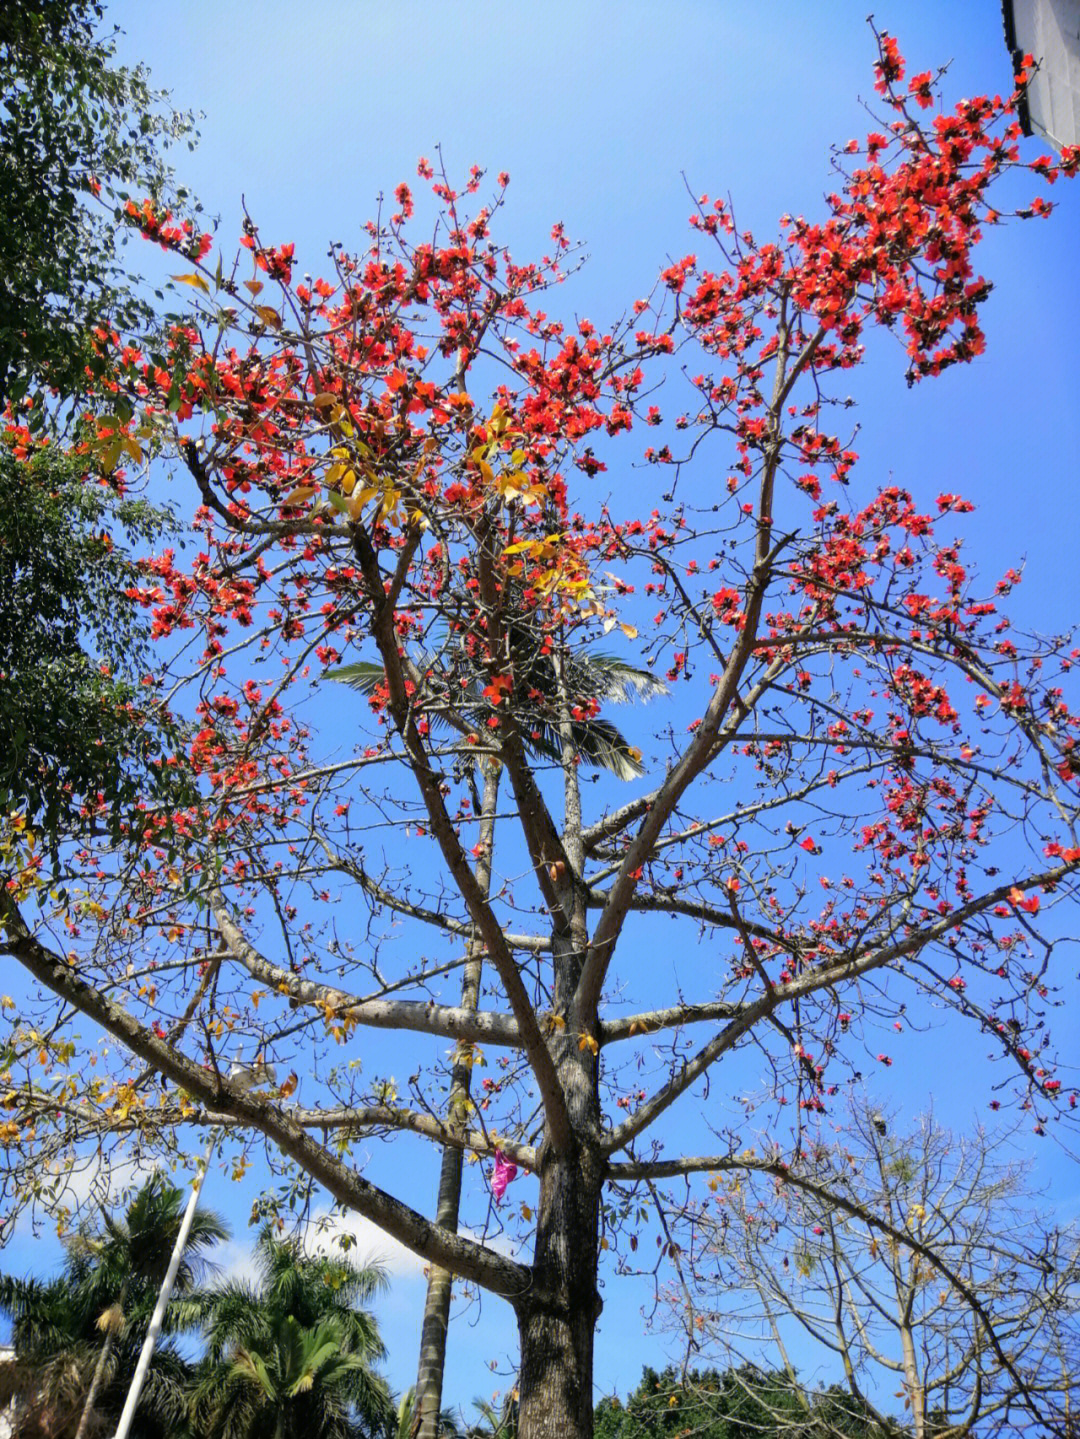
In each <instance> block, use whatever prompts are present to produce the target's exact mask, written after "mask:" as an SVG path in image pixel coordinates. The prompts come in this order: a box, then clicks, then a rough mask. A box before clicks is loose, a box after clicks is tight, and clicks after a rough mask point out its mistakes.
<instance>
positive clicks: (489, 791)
mask: <svg viewBox="0 0 1080 1439" xmlns="http://www.w3.org/2000/svg"><path fill="white" fill-rule="evenodd" d="M499 773H500V770H499V766H498V765H497V764H493V763H489V764H488V766H487V768H486V770H485V774H484V793H483V800H482V802H481V809H480V833H479V843H480V856H479V858H478V860H477V865H476V879H477V883H478V884H479V886H480V888H481V890H482V891H483V893H484V895H485V896H486V895H487V893H488V889H489V888H490V885H491V857H492V856H491V852H492V847H493V845H494V840H495V806H496V804H497V802H498V798H499ZM467 953H468V961H467V963H466V965H465V972H464V975H463V977H462V982H461V1008H462V1009H473V1010H474V1009H476V1007H477V1004H478V1003H479V998H480V974H481V970H482V968H483V962H482V960H481V958H480V956H481V955H482V953H483V945H482V944H481V943H480V941H479V940H478V939H471V940H470V941H469V946H468V951H467ZM472 1072H473V1054H472V1051H471V1049H470V1050H469V1051H468V1053H462V1052H461V1051H459V1057H458V1058H456V1059H455V1061H454V1066H453V1069H452V1070H451V1075H450V1099H449V1103H448V1106H447V1117H448V1120H449V1123H450V1127H451V1128H455V1129H456V1128H464V1127H465V1123H466V1120H467V1118H468V1100H469V1091H470V1089H471V1087H472ZM463 1160H464V1155H463V1153H462V1151H461V1150H460V1149H457V1148H455V1146H453V1145H450V1144H448V1145H447V1146H446V1147H445V1148H444V1149H443V1152H442V1165H441V1168H440V1171H439V1193H438V1199H437V1201H436V1208H435V1222H436V1223H437V1224H438V1225H440V1226H441V1227H442V1228H444V1229H449V1230H452V1231H453V1232H454V1233H457V1227H458V1214H459V1210H460V1205H461V1170H462V1163H463ZM453 1288H454V1276H453V1275H452V1274H451V1273H450V1271H449V1270H447V1269H440V1268H439V1266H438V1265H437V1264H433V1265H432V1266H431V1268H430V1270H429V1272H428V1287H427V1297H426V1299H425V1301H424V1322H423V1326H422V1328H421V1331H420V1363H419V1368H418V1372H417V1376H416V1401H415V1410H414V1417H413V1423H412V1432H413V1433H414V1434H415V1435H416V1439H437V1435H438V1432H439V1411H440V1409H441V1408H442V1390H443V1375H444V1374H445V1371H446V1337H447V1326H448V1325H449V1323H450V1300H451V1298H452V1296H453Z"/></svg>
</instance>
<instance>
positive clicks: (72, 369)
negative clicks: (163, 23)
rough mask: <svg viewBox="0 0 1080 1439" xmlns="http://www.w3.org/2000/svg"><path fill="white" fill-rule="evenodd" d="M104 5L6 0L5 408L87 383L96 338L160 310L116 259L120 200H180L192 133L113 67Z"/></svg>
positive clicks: (1, 367) (1, 233)
mask: <svg viewBox="0 0 1080 1439" xmlns="http://www.w3.org/2000/svg"><path fill="white" fill-rule="evenodd" d="M103 16H104V6H103V5H101V4H98V3H96V0H9V3H7V4H6V5H5V6H4V11H3V15H2V16H0V410H2V409H3V407H4V405H5V404H6V402H7V401H9V400H11V401H13V402H16V403H17V404H20V403H21V402H22V400H23V399H24V397H27V396H32V397H33V400H34V404H33V408H32V410H31V413H30V416H29V422H30V426H31V428H33V429H37V428H40V427H42V426H44V424H45V419H46V402H45V398H44V390H45V389H46V388H48V389H51V390H53V391H54V392H57V393H59V394H60V395H62V396H64V397H69V396H73V395H84V394H86V393H87V391H88V370H89V371H92V370H94V369H95V368H96V369H98V370H100V355H99V352H98V349H97V346H96V343H95V339H94V332H95V331H97V330H99V329H100V328H101V327H109V326H116V327H118V328H119V329H120V330H121V331H124V332H128V331H131V330H132V329H136V330H138V329H145V328H146V326H147V325H148V323H149V322H150V321H151V317H152V314H153V311H152V309H151V305H150V303H149V301H148V297H146V296H145V295H141V294H140V293H139V287H138V284H137V282H135V281H134V280H133V279H132V277H131V275H130V273H129V272H127V271H126V269H125V267H124V265H123V264H122V263H121V258H120V237H122V235H123V232H124V228H125V226H124V223H123V216H122V207H123V205H124V203H125V202H126V201H127V199H128V198H129V195H130V194H136V195H138V196H140V197H141V196H142V195H144V194H149V195H151V196H153V198H154V200H155V202H157V203H159V204H161V205H162V207H163V208H169V207H170V206H174V205H176V204H181V205H182V204H183V203H184V201H185V200H186V195H185V192H184V191H183V190H178V189H177V188H176V186H175V185H174V183H173V178H172V174H171V171H170V170H169V169H168V167H167V165H166V164H165V161H164V159H163V156H164V153H165V151H166V149H167V148H168V146H169V145H170V144H172V143H174V142H175V141H177V140H179V139H182V138H188V139H189V140H190V137H191V134H192V128H191V117H190V116H182V115H178V114H177V113H175V112H174V111H173V110H171V109H170V108H169V107H168V106H167V105H165V104H164V103H163V97H162V96H161V95H158V94H155V93H154V92H153V91H152V90H151V89H150V88H149V85H148V83H147V76H146V74H145V73H144V72H143V71H141V70H134V71H133V70H128V69H124V68H122V67H119V66H117V65H115V64H114V61H113V56H114V44H113V41H112V39H111V38H110V37H109V36H108V35H107V34H105V33H103V32H102V26H103Z"/></svg>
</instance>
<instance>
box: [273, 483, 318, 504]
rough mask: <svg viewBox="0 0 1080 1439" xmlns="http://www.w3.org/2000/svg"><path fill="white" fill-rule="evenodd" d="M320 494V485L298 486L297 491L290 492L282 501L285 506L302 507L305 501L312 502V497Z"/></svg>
mask: <svg viewBox="0 0 1080 1439" xmlns="http://www.w3.org/2000/svg"><path fill="white" fill-rule="evenodd" d="M318 493H319V487H318V485H297V487H296V489H295V490H290V491H289V493H288V494H287V495H286V496H285V498H284V499H283V500H282V502H281V503H282V504H283V505H300V504H303V502H304V501H305V500H310V499H311V497H312V495H317V494H318Z"/></svg>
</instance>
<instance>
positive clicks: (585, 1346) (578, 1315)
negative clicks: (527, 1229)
mask: <svg viewBox="0 0 1080 1439" xmlns="http://www.w3.org/2000/svg"><path fill="white" fill-rule="evenodd" d="M599 1213H600V1163H599V1156H598V1155H597V1154H596V1153H595V1152H594V1153H587V1152H581V1153H579V1154H577V1155H573V1156H569V1157H566V1156H556V1155H555V1154H554V1153H552V1152H551V1151H548V1158H547V1162H546V1163H545V1164H544V1165H543V1167H542V1172H541V1184H540V1211H539V1224H538V1227H537V1234H536V1258H535V1263H534V1266H533V1276H534V1283H533V1287H532V1288H531V1289H530V1291H529V1293H528V1294H527V1295H525V1296H524V1297H523V1299H522V1300H520V1301H519V1302H518V1304H517V1306H516V1307H517V1315H518V1332H519V1335H520V1340H521V1370H520V1376H519V1381H518V1383H519V1389H520V1410H519V1421H518V1422H519V1432H520V1433H521V1434H527V1435H529V1439H591V1436H592V1432H593V1334H594V1330H595V1328H596V1321H597V1318H598V1317H599V1314H600V1309H601V1300H600V1295H599V1292H598V1290H597V1286H596V1267H597V1257H598V1255H597V1251H598V1244H599V1232H598V1231H599V1223H598V1221H599Z"/></svg>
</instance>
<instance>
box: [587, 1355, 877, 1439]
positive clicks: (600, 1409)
mask: <svg viewBox="0 0 1080 1439" xmlns="http://www.w3.org/2000/svg"><path fill="white" fill-rule="evenodd" d="M595 1432H596V1434H597V1439H668V1436H670V1439H677V1436H680V1435H683V1436H685V1435H690V1434H692V1435H695V1436H701V1439H763V1436H765V1435H770V1436H771V1435H776V1434H785V1435H792V1436H794V1435H798V1436H799V1439H895V1436H899V1435H900V1434H902V1433H904V1432H906V1431H905V1430H904V1429H903V1427H902V1426H900V1425H894V1424H893V1422H892V1421H891V1420H888V1419H886V1420H884V1421H883V1422H880V1421H879V1420H878V1418H877V1417H876V1416H875V1415H873V1414H872V1412H871V1411H869V1410H868V1409H867V1408H866V1407H865V1406H864V1405H863V1404H862V1402H861V1401H859V1400H853V1398H852V1396H851V1395H849V1394H845V1393H844V1392H843V1391H837V1390H836V1389H828V1390H820V1389H819V1390H809V1389H807V1388H805V1387H804V1386H803V1385H802V1384H800V1382H799V1380H798V1376H797V1375H794V1374H793V1373H791V1371H789V1370H785V1369H776V1370H763V1369H760V1368H758V1367H757V1366H756V1365H753V1364H742V1365H739V1366H737V1367H735V1368H731V1369H727V1370H724V1371H722V1372H721V1371H717V1370H715V1369H705V1370H698V1369H691V1370H684V1371H683V1372H682V1373H678V1372H677V1371H676V1370H675V1369H674V1368H672V1367H671V1366H668V1367H667V1368H665V1369H664V1370H663V1371H662V1372H661V1373H657V1371H656V1370H655V1369H651V1368H646V1369H645V1371H644V1373H643V1374H642V1376H641V1382H640V1383H639V1384H638V1386H637V1388H636V1389H635V1390H634V1391H633V1393H632V1394H630V1395H629V1396H628V1397H627V1400H626V1403H625V1404H623V1403H621V1402H620V1401H619V1400H618V1399H616V1398H604V1399H601V1401H600V1403H599V1404H598V1405H597V1406H596V1431H595Z"/></svg>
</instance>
